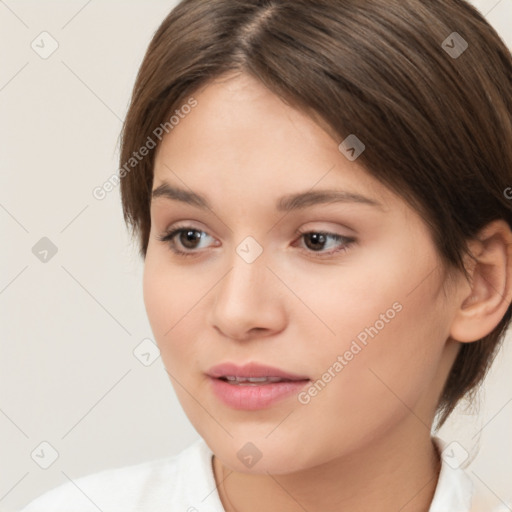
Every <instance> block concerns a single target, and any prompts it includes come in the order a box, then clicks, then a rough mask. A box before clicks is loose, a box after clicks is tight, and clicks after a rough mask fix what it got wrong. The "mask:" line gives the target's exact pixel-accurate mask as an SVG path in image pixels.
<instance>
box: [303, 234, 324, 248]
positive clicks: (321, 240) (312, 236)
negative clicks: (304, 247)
mask: <svg viewBox="0 0 512 512" xmlns="http://www.w3.org/2000/svg"><path fill="white" fill-rule="evenodd" d="M307 239H311V240H314V242H313V249H314V248H315V247H316V248H318V247H319V246H318V245H315V244H320V248H321V246H323V244H324V243H325V235H323V234H322V233H312V234H310V235H308V236H307V237H306V240H307Z"/></svg>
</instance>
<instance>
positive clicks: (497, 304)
mask: <svg viewBox="0 0 512 512" xmlns="http://www.w3.org/2000/svg"><path fill="white" fill-rule="evenodd" d="M477 239H478V240H471V241H470V242H468V245H469V247H470V250H471V252H472V254H473V256H474V257H475V258H476V259H477V261H476V262H474V261H472V260H471V263H470V266H469V268H468V271H469V273H470V275H471V283H468V281H467V280H466V279H465V278H464V277H463V278H462V282H463V284H462V285H461V287H460V294H459V299H458V300H459V302H460V305H459V307H458V309H457V310H456V312H455V316H454V318H453V322H452V325H451V329H450V337H451V338H452V339H454V340H456V341H460V342H463V343H464V342H471V341H477V340H479V339H481V338H483V337H484V336H486V335H487V334H489V333H490V332H491V331H492V330H493V329H494V328H495V327H496V326H497V325H498V323H499V322H500V321H501V319H502V318H503V316H504V315H505V313H506V312H507V309H508V307H509V305H510V303H511V301H512V232H511V230H510V227H509V225H508V224H507V222H506V221H505V220H503V219H499V220H495V221H493V222H491V223H489V224H487V226H485V228H483V229H482V230H481V231H480V232H479V233H478V235H477Z"/></svg>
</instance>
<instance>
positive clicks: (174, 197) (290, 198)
mask: <svg viewBox="0 0 512 512" xmlns="http://www.w3.org/2000/svg"><path fill="white" fill-rule="evenodd" d="M158 197H163V198H166V199H169V200H171V201H180V202H183V203H187V204H190V205H193V206H197V207H198V208H201V209H204V210H206V209H208V210H212V209H213V208H212V206H211V204H210V203H209V201H208V199H206V197H204V196H202V195H201V194H197V193H196V192H192V191H189V190H185V189H182V188H177V187H173V186H171V185H169V183H165V182H164V183H162V184H161V185H160V186H158V187H157V188H155V189H154V190H153V192H152V198H153V199H155V198H158ZM327 203H358V204H363V205H369V206H372V207H374V208H378V209H380V210H382V211H384V207H383V205H382V204H381V203H380V202H378V201H377V200H375V199H370V198H368V197H365V196H363V195H361V194H357V193H355V192H349V191H345V190H316V191H307V192H300V193H295V194H288V195H285V196H283V197H281V198H279V199H278V201H277V203H276V209H277V210H278V211H280V212H290V211H293V210H300V209H304V208H308V207H310V206H314V205H317V204H327Z"/></svg>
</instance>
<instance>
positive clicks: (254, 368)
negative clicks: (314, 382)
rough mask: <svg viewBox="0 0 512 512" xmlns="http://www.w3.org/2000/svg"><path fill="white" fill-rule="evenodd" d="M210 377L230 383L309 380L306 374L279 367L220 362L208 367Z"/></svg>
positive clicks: (254, 383) (256, 383) (255, 383)
mask: <svg viewBox="0 0 512 512" xmlns="http://www.w3.org/2000/svg"><path fill="white" fill-rule="evenodd" d="M207 374H208V375H209V376H210V377H213V378H217V379H221V380H224V381H226V382H229V383H231V384H243V383H245V384H253V385H258V384H268V383H273V382H288V381H304V380H310V379H309V377H307V376H306V375H297V374H294V373H290V372H287V371H285V370H282V369H280V368H275V367H272V366H266V365H261V364H258V363H254V362H252V363H248V364H245V365H241V366H239V365H236V364H235V363H230V362H227V363H222V364H218V365H216V366H213V367H212V368H210V369H209V370H208V372H207Z"/></svg>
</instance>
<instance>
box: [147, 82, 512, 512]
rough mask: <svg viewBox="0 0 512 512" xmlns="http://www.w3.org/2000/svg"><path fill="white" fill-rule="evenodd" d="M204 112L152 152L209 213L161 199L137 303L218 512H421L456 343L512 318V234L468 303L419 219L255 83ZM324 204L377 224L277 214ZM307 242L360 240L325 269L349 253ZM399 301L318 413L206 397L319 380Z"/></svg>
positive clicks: (316, 407)
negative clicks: (276, 376)
mask: <svg viewBox="0 0 512 512" xmlns="http://www.w3.org/2000/svg"><path fill="white" fill-rule="evenodd" d="M194 97H195V98H196V100H197V101H198V106H197V107H196V108H195V109H193V110H192V112H191V113H190V114H188V115H187V116H186V117H185V119H183V120H181V121H180V123H179V125H177V126H176V127H175V128H174V129H173V130H172V132H170V133H169V134H168V135H167V136H166V137H165V138H164V139H163V141H162V143H161V145H160V146H159V148H158V150H157V155H156V161H155V168H154V180H153V189H156V188H157V187H158V186H159V185H160V184H162V183H163V182H164V181H165V182H167V183H169V184H171V185H174V186H179V187H181V188H185V189H187V190H192V191H195V192H197V193H200V194H203V195H205V196H206V197H207V198H208V200H209V201H210V203H211V205H212V210H201V209H199V208H198V207H196V206H194V205H189V204H185V203H182V202H178V201H173V200H169V199H168V198H164V197H159V198H155V199H154V200H153V201H152V203H151V224H152V225H151V234H150V240H149V245H148V250H147V255H146V260H145V267H144V281H143V286H144V301H145V305H146V311H147V314H148V318H149V321H150V324H151V327H152V330H153V334H154V336H155V339H156V342H157V344H158V346H159V348H160V351H161V357H162V359H163V362H164V365H165V367H166V369H167V371H168V373H169V375H170V378H171V381H172V384H173V386H174V389H175V391H176V394H177V396H178V399H179V401H180V403H181V405H182V407H183V409H184V411H185V413H186V414H187V416H188V418H189V419H190V421H191V423H192V424H193V426H194V427H195V429H196V430H197V431H198V433H199V434H200V435H201V436H202V437H203V438H204V439H205V441H206V443H207V444H208V445H209V446H210V448H211V449H212V451H213V452H214V454H215V457H214V459H213V470H214V475H215V479H216V481H217V484H219V483H220V482H221V480H223V476H222V475H224V477H226V479H225V481H224V482H223V486H222V485H219V494H220V498H221V500H222V502H223V505H224V507H225V509H226V510H227V511H232V510H235V511H238V512H252V511H254V512H256V511H258V512H259V511H261V510H266V511H269V512H274V511H275V512H278V511H279V512H292V511H293V512H296V511H297V512H298V511H301V512H302V511H303V510H304V509H306V510H308V511H311V512H313V511H322V512H330V511H333V512H334V511H335V510H336V511H339V510H350V511H352V512H358V511H368V510H375V511H383V512H385V511H393V512H396V511H397V510H401V512H412V511H427V510H428V508H429V505H430V503H431V500H432V497H433V494H434V490H435V487H436V484H437V478H438V471H439V467H440V466H439V464H440V462H439V456H438V454H437V451H436V450H435V448H434V445H433V443H432V440H431V437H430V427H431V425H432V421H433V418H434V413H435V407H436V404H437V401H438V398H439V395H440V393H441V390H442V387H443V384H444V382H445V381H446V378H447V376H448V374H449V371H450V368H451V365H452V364H453V361H454V360H455V357H456V355H457V353H458V350H459V348H460V346H461V342H472V341H475V340H478V339H479V338H481V337H482V336H484V335H486V334H487V333H489V332H490V331H491V330H492V329H493V328H494V327H495V326H496V325H497V324H498V322H499V321H500V319H501V318H502V316H503V315H504V314H505V312H506V309H507V306H508V304H509V303H510V295H511V294H510V282H511V266H510V261H511V255H510V252H509V250H508V249H509V248H510V245H509V244H510V243H511V242H512V238H511V233H510V230H509V229H508V227H507V226H506V224H505V223H504V222H502V221H496V222H495V223H493V224H491V225H489V226H488V227H487V229H486V230H484V231H483V232H482V237H481V238H480V241H476V240H475V241H474V242H472V244H471V247H472V248H473V249H474V253H475V255H477V256H478V257H479V258H480V260H479V261H481V262H482V264H481V265H480V264H478V265H473V267H472V268H471V272H472V275H473V278H474V281H473V284H474V286H473V288H472V287H471V286H470V284H469V283H468V282H466V280H465V279H464V278H463V276H462V274H461V275H460V276H459V277H457V278H456V279H454V281H453V282H451V283H449V284H450V285H449V286H448V283H447V282H446V281H445V277H444V276H443V274H442V272H441V267H440V260H439V257H438V254H437V252H436V249H435V247H434V245H433V242H432V239H431V237H430V234H429V231H428V230H427V227H426V224H425V223H424V221H423V220H422V219H421V218H420V217H419V216H418V215H417V214H416V212H415V211H413V210H412V209H410V207H408V206H407V205H406V204H405V202H404V201H403V200H402V199H401V198H400V196H398V195H395V194H394V193H392V192H391V191H390V190H389V189H387V188H386V187H384V186H383V185H382V184H380V183H379V182H377V181H376V180H375V179H373V178H372V177H370V175H368V174H367V173H366V172H365V170H364V168H363V167H362V166H361V165H360V164H359V163H358V161H357V160H355V161H354V162H351V161H349V160H348V159H347V158H345V156H344V155H343V154H342V153H341V152H340V151H339V150H338V145H339V143H340V142H341V140H338V139H337V138H336V137H334V136H333V135H332V134H330V133H329V131H328V129H327V128H326V127H322V126H321V125H320V124H319V123H317V122H314V121H313V120H312V119H311V118H310V117H308V116H307V115H306V114H304V113H302V112H300V111H298V110H295V109H294V108H292V107H291V106H290V105H288V104H287V103H285V102H284V101H283V100H281V99H280V98H278V97H277V96H275V95H274V94H272V93H271V92H270V91H269V90H267V89H266V88H265V87H264V86H263V85H261V84H260V83H259V82H258V81H257V80H255V79H253V78H251V77H250V76H248V75H245V74H240V75H231V76H226V77H222V79H217V80H215V81H214V82H212V83H210V84H208V85H207V86H206V87H204V88H203V89H201V90H200V91H199V93H198V94H195V95H194ZM320 188H322V189H324V188H326V189H331V188H333V189H342V190H350V191H353V192H357V193H360V194H362V195H364V196H366V197H369V198H373V199H376V200H377V201H379V202H380V203H381V204H382V209H377V208H373V207H372V206H369V205H364V204H356V203H331V204H321V205H315V206H312V207H309V208H305V209H303V210H299V211H297V212H293V213H291V214H284V213H282V212H278V211H277V210H276V209H275V203H276V201H277V199H278V198H279V197H281V196H282V195H285V194H289V193H293V192H302V191H308V190H310V189H314V190H316V189H320ZM178 223H179V227H183V226H187V227H188V226H190V227H191V228H193V229H195V230H198V231H199V232H200V233H201V232H203V239H202V241H201V242H196V245H195V246H194V245H193V243H192V244H189V245H188V246H184V245H183V241H185V243H186V242H187V239H186V238H185V237H184V236H181V237H179V236H178V237H176V238H175V239H174V240H175V242H176V245H177V247H178V248H179V249H181V250H184V251H187V250H188V251H189V252H192V253H194V252H195V255H194V256H192V257H183V256H179V255H176V254H174V253H173V252H172V251H171V249H170V245H169V242H162V241H160V240H159V239H158V237H159V236H163V235H165V233H166V232H167V231H170V230H171V229H172V228H174V227H176V226H178ZM298 229H301V231H303V232H313V233H314V232H317V233H318V231H324V232H325V231H327V232H330V233H334V234H338V235H343V236H346V237H353V238H355V242H354V243H353V244H352V245H351V246H350V247H348V249H347V251H345V252H337V253H335V254H331V255H329V254H328V253H329V252H331V251H333V250H335V249H337V248H338V249H339V248H340V247H343V242H337V241H336V240H334V239H332V238H327V240H326V242H325V243H324V245H323V246H322V243H321V242H320V243H318V242H316V243H317V245H314V244H315V242H314V240H313V241H312V240H311V238H309V239H308V237H307V236H301V235H300V234H297V230H298ZM247 236H252V237H253V238H254V239H256V240H257V242H258V243H259V244H260V246H261V247H262V248H263V253H262V254H261V255H260V256H259V257H258V258H257V259H256V260H255V261H254V262H253V263H250V264H249V263H247V262H246V261H245V260H244V259H242V258H241V257H240V256H239V255H238V254H237V252H236V248H237V246H238V245H239V244H240V243H241V242H242V241H243V240H244V239H245V238H246V237H247ZM194 247H195V248H194ZM315 249H316V250H315ZM326 254H327V256H325V255H326ZM319 255H320V256H319ZM322 255H323V256H322ZM468 265H470V262H468ZM396 302H399V303H400V304H401V305H402V309H401V311H400V312H398V313H396V315H395V316H394V318H393V319H392V320H390V321H389V322H387V323H386V324H385V326H384V328H383V329H381V330H380V331H379V333H378V335H377V336H375V337H374V338H373V339H372V338H369V340H368V343H367V345H366V346H365V347H364V348H363V349H362V350H361V351H360V352H359V353H358V354H357V356H355V357H354V358H353V359H352V360H351V361H350V362H349V363H348V364H347V365H346V366H345V367H344V368H343V370H342V371H341V372H339V373H338V374H337V375H336V377H335V378H333V379H332V380H331V382H329V383H328V384H327V385H326V386H325V388H324V389H323V390H322V391H321V392H319V393H318V394H317V395H316V396H315V397H313V398H311V400H310V402H309V403H307V404H302V403H300V402H299V401H298V399H297V396H295V395H293V396H292V397H290V398H287V399H285V400H282V401H280V402H277V403H275V404H273V405H272V406H270V407H268V408H266V409H263V410H258V411H244V410H234V409H232V408H230V407H228V406H226V405H224V404H223V403H222V402H220V401H219V400H218V399H217V398H216V397H215V395H214V394H213V393H212V391H211V389H210V381H209V378H208V377H207V376H206V375H205V372H207V371H208V369H209V368H210V367H211V366H213V365H215V364H218V363H221V362H225V361H233V362H236V363H238V364H244V363H246V362H250V361H256V362H259V363H262V364H268V365H271V366H278V367H280V368H282V369H284V370H286V371H289V372H292V373H296V374H301V375H307V376H309V377H311V379H312V381H315V380H317V379H319V378H320V377H321V376H322V374H324V373H325V371H326V369H327V368H329V367H331V366H332V365H333V363H334V362H335V361H336V360H337V356H338V355H340V354H344V353H345V352H346V351H347V350H348V349H349V348H350V345H351V342H352V341H353V340H354V339H356V336H357V335H358V334H359V333H360V332H361V331H363V330H364V329H365V327H369V326H371V325H374V324H375V322H376V321H377V320H378V319H379V315H381V314H382V313H385V312H386V311H387V310H389V309H390V308H391V307H392V305H393V304H394V303H396ZM249 441H250V442H252V443H253V444H254V445H256V446H257V448H258V449H259V450H260V452H261V453H262V457H261V459H260V460H259V461H258V462H257V463H256V464H255V465H254V466H253V467H252V468H248V467H246V466H245V465H244V464H243V463H242V462H241V461H240V460H239V459H238V457H237V452H238V450H240V448H241V447H242V446H244V445H245V443H247V442H249Z"/></svg>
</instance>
